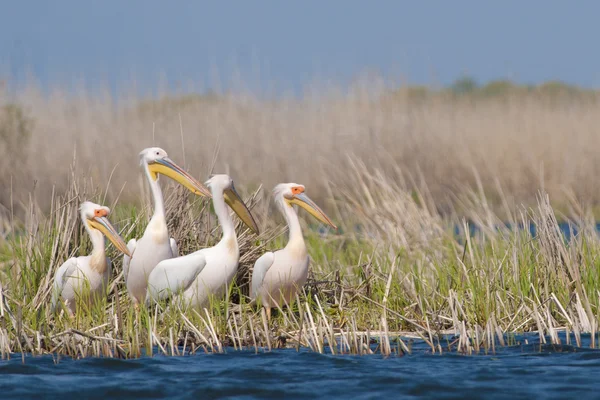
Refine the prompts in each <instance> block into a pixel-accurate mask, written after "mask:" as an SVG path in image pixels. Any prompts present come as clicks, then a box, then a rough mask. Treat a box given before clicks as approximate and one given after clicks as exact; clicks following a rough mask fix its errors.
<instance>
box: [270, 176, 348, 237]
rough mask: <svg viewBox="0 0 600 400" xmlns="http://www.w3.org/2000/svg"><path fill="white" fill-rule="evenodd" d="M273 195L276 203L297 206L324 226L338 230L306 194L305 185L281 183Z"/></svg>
mask: <svg viewBox="0 0 600 400" xmlns="http://www.w3.org/2000/svg"><path fill="white" fill-rule="evenodd" d="M273 195H274V197H275V200H276V201H283V202H286V203H287V204H289V205H292V204H297V205H299V206H300V207H302V208H304V209H305V210H306V211H308V212H309V213H310V214H311V215H312V216H313V217H315V218H316V219H318V220H319V221H321V222H322V223H324V224H327V225H329V226H331V227H332V228H333V229H336V230H337V226H335V224H334V223H333V222H332V221H331V219H330V218H329V217H328V216H327V215H326V214H325V213H324V212H323V210H321V209H320V208H319V206H317V205H316V204H315V202H314V201H312V200H311V199H310V198H309V197H308V196H307V195H306V193H304V185H299V184H297V183H280V184H279V185H277V186H275V189H274V190H273Z"/></svg>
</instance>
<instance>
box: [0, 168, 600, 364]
mask: <svg viewBox="0 0 600 400" xmlns="http://www.w3.org/2000/svg"><path fill="white" fill-rule="evenodd" d="M347 167H348V168H347V170H348V171H350V176H349V177H348V178H349V179H352V181H353V182H355V184H354V185H353V186H350V187H345V188H339V187H337V186H333V185H331V186H328V189H329V190H328V193H335V196H334V198H335V199H334V200H332V202H331V203H330V207H331V209H332V210H334V214H333V215H334V218H335V220H336V223H339V224H340V225H341V231H342V232H343V233H341V234H340V233H335V232H321V231H319V230H318V229H316V228H317V227H314V226H313V227H311V226H309V225H306V224H304V225H305V231H306V238H307V243H308V245H309V249H310V254H311V258H312V264H311V274H310V279H309V282H308V283H307V285H306V286H305V288H304V291H303V293H302V294H301V295H300V296H299V297H298V299H297V301H296V302H295V303H294V304H292V305H290V307H284V308H283V309H281V310H278V311H279V312H277V313H275V315H274V319H273V320H272V321H270V322H267V320H266V316H265V314H264V312H263V311H261V310H257V309H255V308H254V307H252V306H249V305H248V304H247V298H246V297H245V296H246V294H247V287H246V285H247V281H248V276H249V274H250V273H251V266H252V265H253V262H254V260H255V259H256V258H257V257H258V256H260V255H261V254H262V252H264V250H265V249H273V248H277V247H278V246H281V244H282V243H283V240H285V236H282V233H283V229H282V226H281V225H280V221H281V220H280V219H279V218H276V217H274V216H272V215H270V212H271V211H272V210H271V207H270V204H269V201H268V197H269V195H270V193H269V192H268V191H264V190H262V189H259V190H258V191H255V192H247V196H246V198H247V199H248V202H249V204H250V205H251V207H252V211H253V213H254V214H255V216H256V217H257V220H258V221H259V224H260V225H261V228H262V232H263V233H262V234H261V236H260V237H258V238H257V237H254V236H252V235H250V234H249V233H248V232H247V231H244V230H243V229H242V227H241V226H240V225H239V224H238V227H237V228H238V232H239V235H240V247H241V249H242V262H241V266H240V272H239V274H238V277H237V280H236V284H235V285H233V286H232V288H231V290H230V297H229V299H228V300H227V301H224V302H219V301H215V302H214V303H213V304H212V306H211V307H210V308H209V309H206V310H191V309H185V308H182V307H181V306H180V305H177V304H171V305H169V306H168V307H163V306H155V307H153V308H151V309H142V311H141V313H140V314H139V315H138V314H136V313H135V312H134V311H133V308H132V307H131V304H130V300H129V298H128V296H127V293H126V290H125V287H124V283H123V279H122V269H121V257H120V256H117V257H114V256H116V253H115V250H114V249H113V248H112V246H111V247H109V253H110V254H109V255H110V256H112V257H113V263H114V264H113V268H114V276H113V279H112V280H111V287H110V289H109V293H108V297H107V301H106V303H104V304H102V305H100V306H98V307H96V308H95V309H92V310H88V309H80V312H79V313H78V314H77V316H76V318H75V319H73V320H71V319H69V318H68V317H66V316H65V315H64V314H63V315H59V316H58V317H52V315H51V314H50V310H49V299H50V295H51V292H50V287H51V282H52V281H51V280H52V277H53V274H54V272H55V270H56V268H57V267H58V266H59V265H60V264H61V263H62V261H64V260H65V259H66V258H68V257H70V256H72V255H77V254H87V252H88V251H89V249H90V244H89V239H88V238H87V236H86V235H85V234H84V233H83V229H82V227H81V223H80V221H78V219H77V208H78V205H79V201H80V200H81V199H82V198H87V199H92V200H95V201H101V200H102V197H103V196H104V194H103V192H99V193H94V192H93V191H90V188H91V186H87V187H86V186H79V185H78V184H77V183H75V182H76V180H74V181H72V182H71V183H70V186H69V190H68V191H67V192H64V193H60V194H55V195H54V197H53V198H52V201H51V204H52V206H51V211H50V212H48V213H46V212H42V211H40V210H39V208H37V207H35V203H32V204H31V207H30V208H29V210H30V211H29V214H28V215H27V217H26V222H25V224H24V225H23V226H21V228H20V230H19V229H15V231H20V232H21V234H19V235H14V236H12V237H11V238H9V239H8V242H6V243H5V244H4V245H3V247H2V260H3V261H2V262H3V263H4V265H3V268H2V276H1V281H2V287H3V290H2V302H1V304H2V307H1V308H0V320H1V321H2V325H1V327H0V352H1V353H2V355H3V356H4V357H8V356H9V354H12V355H13V356H14V353H20V352H30V353H34V354H45V353H53V354H57V355H68V356H74V357H86V356H92V355H104V356H111V357H137V356H140V355H141V354H149V353H151V352H156V351H158V352H160V353H165V354H173V355H178V354H183V353H184V352H185V354H189V352H199V351H201V352H205V351H206V352H220V351H224V348H225V347H227V346H231V347H234V348H236V349H240V348H243V349H251V350H256V351H265V350H268V349H271V348H274V347H283V346H285V347H298V346H305V347H309V348H311V349H312V350H314V351H319V352H334V353H352V354H368V353H371V352H377V353H382V354H390V353H399V354H402V353H406V352H410V351H411V348H410V340H408V339H407V338H409V337H412V338H418V339H422V340H424V341H426V342H427V343H428V344H429V346H430V347H431V351H432V352H436V353H438V352H449V351H450V352H453V351H458V352H462V353H467V354H471V353H473V352H475V353H477V352H492V351H493V350H494V349H495V348H496V347H497V346H502V345H507V344H514V343H513V342H512V341H511V337H512V336H511V335H512V334H514V333H516V332H530V331H537V332H539V335H540V339H541V340H542V341H547V342H552V343H558V342H560V339H559V337H558V335H557V332H559V331H561V330H567V332H568V333H569V335H568V336H567V337H569V339H570V340H572V341H573V344H578V343H579V341H580V340H581V335H582V334H583V333H591V334H592V337H594V338H595V335H596V331H597V327H598V323H597V321H598V313H599V312H600V308H599V306H600V296H599V295H598V287H599V280H600V273H599V272H598V271H599V268H598V261H597V260H598V255H599V254H600V241H599V240H598V236H597V234H596V231H595V228H594V224H593V222H594V220H593V219H592V218H589V217H586V213H585V212H584V211H583V210H582V209H581V208H580V207H579V206H578V205H577V203H575V202H573V203H572V208H571V214H570V215H572V216H573V217H572V224H573V226H574V227H577V229H578V234H577V235H576V236H574V237H573V238H572V239H571V240H570V241H569V242H565V240H564V239H563V237H562V236H561V234H560V230H559V228H558V224H557V219H556V215H555V213H554V211H553V209H552V208H551V206H550V202H549V197H548V196H547V195H546V194H544V193H541V194H540V195H539V196H538V203H537V205H536V206H535V207H532V208H522V209H521V210H518V211H514V212H511V211H508V210H507V215H505V216H498V215H496V214H495V213H494V212H493V211H492V210H491V208H489V206H488V205H487V203H486V198H485V196H484V195H482V194H481V193H478V192H476V191H467V192H465V194H464V196H461V198H460V201H461V203H463V204H464V206H465V207H466V208H468V209H470V210H471V214H470V222H469V223H472V224H476V225H477V227H478V228H479V230H478V231H477V232H476V233H475V234H474V235H473V236H470V235H465V234H464V232H468V231H469V227H468V225H467V222H466V220H465V219H464V218H462V217H459V216H458V214H454V215H450V214H448V215H442V214H440V213H439V212H438V211H437V207H436V204H435V201H434V199H433V198H432V197H431V196H430V195H429V194H428V193H427V191H422V192H421V191H419V192H411V191H409V190H408V189H407V187H406V186H403V185H402V184H401V183H399V181H398V180H394V179H389V178H387V177H386V176H385V175H383V174H378V173H377V172H376V171H371V170H369V169H368V168H366V167H364V166H361V165H360V164H348V165H347ZM165 190H166V191H167V192H168V193H169V195H168V196H167V199H168V200H167V210H168V212H167V213H168V220H169V225H170V226H169V228H170V230H171V234H172V236H174V237H175V238H176V239H177V240H178V242H179V243H180V250H181V252H182V253H183V254H186V253H188V252H190V251H194V250H196V249H198V248H200V247H203V246H210V245H213V244H215V243H216V241H217V240H218V238H219V228H218V227H217V226H215V221H214V216H212V215H211V211H210V207H207V204H206V203H204V202H202V201H200V200H197V199H192V200H194V201H192V202H190V201H188V198H187V197H188V196H187V195H186V194H185V192H183V191H182V190H181V189H178V188H175V187H172V186H170V185H169V186H167V187H165ZM32 201H33V200H32ZM149 215H150V210H149V208H147V207H141V208H140V207H139V206H125V205H117V206H116V207H114V211H113V213H112V216H111V220H113V221H114V222H115V225H116V226H118V227H119V229H120V230H121V232H122V236H123V237H124V238H125V239H126V240H128V239H129V238H132V237H140V236H141V234H142V232H143V230H144V228H145V225H146V222H147V219H148V217H149ZM507 218H508V221H512V222H513V224H515V225H517V224H518V223H521V224H523V225H528V224H530V223H532V224H535V225H536V227H537V232H536V236H535V237H533V236H532V235H531V233H530V232H529V230H520V231H519V230H509V229H507V228H502V227H501V226H503V224H502V222H504V221H506V220H507ZM307 222H310V221H307ZM455 226H459V227H461V232H460V233H459V235H456V234H455V232H454V227H455ZM448 335H449V336H448ZM400 337H403V339H402V338H400ZM372 341H374V343H377V346H373V345H372ZM332 343H334V344H335V345H333V346H330V345H329V344H332ZM592 345H593V346H598V343H597V342H596V341H595V340H592Z"/></svg>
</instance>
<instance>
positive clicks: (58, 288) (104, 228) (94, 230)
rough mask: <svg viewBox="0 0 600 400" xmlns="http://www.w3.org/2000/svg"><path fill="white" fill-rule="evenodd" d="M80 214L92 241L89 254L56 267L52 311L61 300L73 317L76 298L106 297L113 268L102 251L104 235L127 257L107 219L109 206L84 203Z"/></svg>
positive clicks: (87, 299)
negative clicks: (91, 248)
mask: <svg viewBox="0 0 600 400" xmlns="http://www.w3.org/2000/svg"><path fill="white" fill-rule="evenodd" d="M80 212H81V220H82V222H83V225H84V226H85V230H86V231H87V233H88V235H90V239H91V240H92V246H93V250H92V254H90V255H89V256H83V257H72V258H69V259H68V260H67V261H65V262H64V263H63V265H61V266H60V267H59V268H58V270H57V271H56V275H55V276H54V286H53V293H52V302H51V306H52V308H51V309H52V312H54V311H55V310H56V306H57V304H58V301H59V299H60V298H61V297H62V299H63V300H64V301H65V305H66V308H67V310H68V312H69V314H70V315H73V314H74V313H75V303H76V301H75V298H76V297H77V298H81V299H83V301H87V302H88V303H90V302H92V301H96V300H98V299H99V298H100V296H102V295H104V294H106V286H107V285H108V280H109V279H110V275H111V272H112V267H111V262H110V259H109V258H108V257H106V254H105V252H104V236H103V235H106V237H107V238H108V239H109V240H110V241H111V242H112V243H113V244H114V245H115V246H116V248H117V249H119V250H120V251H122V252H123V253H125V254H129V250H128V249H127V246H126V245H125V242H124V241H123V239H122V238H121V236H119V234H118V233H117V231H116V230H115V228H113V226H112V225H111V224H110V222H109V221H108V219H107V216H108V214H110V209H109V208H108V207H102V206H100V205H98V204H94V203H92V202H90V201H86V202H84V203H82V204H81V207H80ZM87 290H89V292H88V291H87Z"/></svg>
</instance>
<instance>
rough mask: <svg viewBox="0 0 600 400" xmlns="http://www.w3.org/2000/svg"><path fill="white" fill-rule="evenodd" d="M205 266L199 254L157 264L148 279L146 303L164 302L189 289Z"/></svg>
mask: <svg viewBox="0 0 600 400" xmlns="http://www.w3.org/2000/svg"><path fill="white" fill-rule="evenodd" d="M205 265H206V258H204V255H203V254H202V253H200V252H196V253H192V254H188V255H187V256H182V257H176V258H169V259H167V260H163V261H161V262H159V263H158V265H157V266H156V267H155V268H154V269H153V270H152V272H151V273H150V276H149V277H148V291H147V292H146V302H147V303H148V302H149V301H150V300H151V299H153V300H154V301H159V300H164V299H166V298H169V297H170V296H172V295H173V294H176V293H178V292H179V291H182V290H185V289H187V288H189V287H190V285H191V284H192V283H193V282H194V280H195V279H196V277H197V276H198V274H199V273H200V272H202V270H203V269H204V266H205Z"/></svg>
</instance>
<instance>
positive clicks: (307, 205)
mask: <svg viewBox="0 0 600 400" xmlns="http://www.w3.org/2000/svg"><path fill="white" fill-rule="evenodd" d="M273 197H274V198H275V204H277V206H278V207H279V209H280V211H281V212H282V213H283V215H284V217H285V219H286V221H287V224H288V228H289V239H288V244H287V245H286V246H285V247H284V248H283V249H281V250H277V251H276V252H268V253H265V254H263V255H262V256H261V257H260V258H259V259H258V260H256V262H255V263H254V271H253V272H252V282H251V289H250V297H251V298H252V299H253V300H256V299H257V298H260V300H261V303H262V305H263V306H264V307H265V308H266V310H267V317H268V318H269V319H270V318H271V307H274V306H281V305H283V304H290V301H291V299H293V298H294V296H295V295H296V292H297V291H298V289H299V288H301V287H302V286H303V285H304V284H305V283H306V279H307V277H308V264H309V261H310V259H309V256H308V252H307V250H306V245H305V244H304V238H303V237H302V229H301V228H300V221H298V215H297V214H296V211H294V209H293V208H292V204H297V205H299V206H300V207H302V208H304V209H305V210H306V211H308V212H309V213H310V214H311V215H313V216H314V217H315V218H317V219H318V220H319V221H321V222H323V223H324V224H327V225H329V226H331V227H332V228H333V229H337V227H336V226H335V225H334V224H333V222H331V220H330V219H329V217H328V216H327V215H325V213H324V212H323V211H322V210H321V209H320V208H319V207H318V206H317V205H316V204H315V203H314V202H313V201H312V200H311V199H310V198H309V197H308V196H307V195H306V194H305V193H304V186H303V185H298V184H296V183H282V184H279V185H277V186H275V189H274V190H273Z"/></svg>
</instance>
